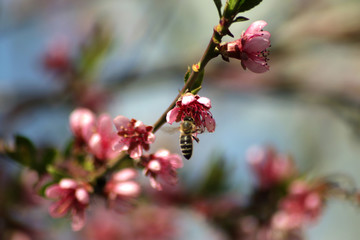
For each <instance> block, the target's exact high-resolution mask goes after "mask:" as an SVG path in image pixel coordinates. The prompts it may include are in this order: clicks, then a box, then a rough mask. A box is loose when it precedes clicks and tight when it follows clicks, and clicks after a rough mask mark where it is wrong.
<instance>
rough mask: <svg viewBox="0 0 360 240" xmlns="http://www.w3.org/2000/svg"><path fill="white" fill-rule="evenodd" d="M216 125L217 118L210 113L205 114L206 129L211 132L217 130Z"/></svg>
mask: <svg viewBox="0 0 360 240" xmlns="http://www.w3.org/2000/svg"><path fill="white" fill-rule="evenodd" d="M215 126H216V123H215V119H214V118H213V117H212V116H211V115H209V114H207V115H205V127H206V129H207V130H208V131H209V132H214V131H215Z"/></svg>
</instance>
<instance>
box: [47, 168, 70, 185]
mask: <svg viewBox="0 0 360 240" xmlns="http://www.w3.org/2000/svg"><path fill="white" fill-rule="evenodd" d="M46 171H47V172H48V173H49V174H50V175H51V176H52V177H53V179H54V180H55V181H60V179H62V178H66V177H69V176H68V175H67V174H66V173H64V172H62V171H60V170H59V169H56V168H55V167H54V166H53V165H48V166H47V167H46Z"/></svg>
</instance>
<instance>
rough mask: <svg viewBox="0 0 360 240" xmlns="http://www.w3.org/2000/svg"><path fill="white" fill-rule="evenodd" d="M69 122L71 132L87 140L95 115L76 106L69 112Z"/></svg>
mask: <svg viewBox="0 0 360 240" xmlns="http://www.w3.org/2000/svg"><path fill="white" fill-rule="evenodd" d="M69 122H70V128H71V131H72V132H73V134H74V135H75V136H76V137H82V138H84V139H85V140H87V139H88V138H89V137H90V135H91V133H92V130H93V128H94V126H95V122H96V116H95V114H94V113H93V112H91V111H90V110H89V109H86V108H77V109H75V110H74V111H73V112H72V113H71V114H70V117H69Z"/></svg>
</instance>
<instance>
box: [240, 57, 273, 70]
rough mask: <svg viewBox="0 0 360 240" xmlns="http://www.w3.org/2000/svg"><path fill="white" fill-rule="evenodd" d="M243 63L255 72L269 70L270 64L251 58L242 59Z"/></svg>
mask: <svg viewBox="0 0 360 240" xmlns="http://www.w3.org/2000/svg"><path fill="white" fill-rule="evenodd" d="M241 63H242V64H244V66H245V67H247V68H249V70H250V71H252V72H254V73H264V72H266V71H268V70H269V66H268V65H266V62H265V61H262V60H258V59H256V60H253V59H251V58H249V59H248V60H243V61H241Z"/></svg>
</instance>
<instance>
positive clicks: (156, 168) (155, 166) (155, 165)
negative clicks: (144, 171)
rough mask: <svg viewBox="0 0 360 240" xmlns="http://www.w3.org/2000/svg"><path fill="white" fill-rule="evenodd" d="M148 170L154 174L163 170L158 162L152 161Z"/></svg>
mask: <svg viewBox="0 0 360 240" xmlns="http://www.w3.org/2000/svg"><path fill="white" fill-rule="evenodd" d="M147 168H148V169H149V170H150V171H152V172H159V171H160V170H161V164H160V162H159V161H158V160H151V161H150V162H149V164H148V165H147Z"/></svg>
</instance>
